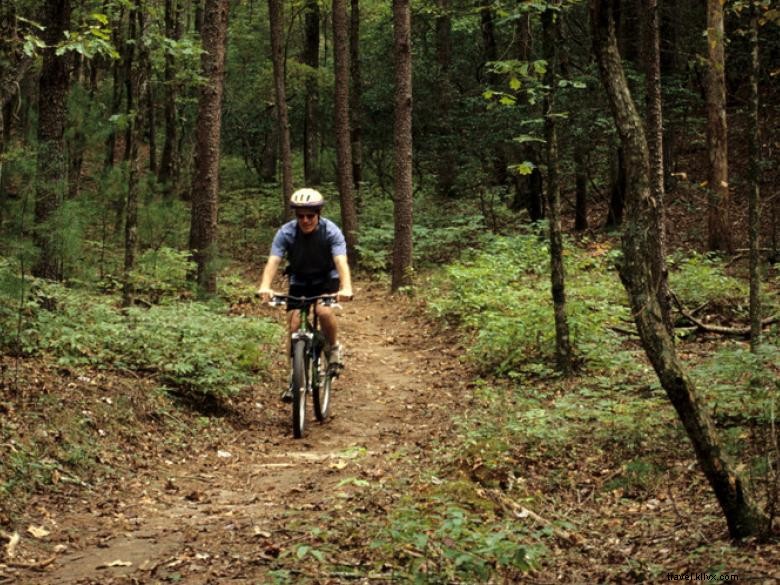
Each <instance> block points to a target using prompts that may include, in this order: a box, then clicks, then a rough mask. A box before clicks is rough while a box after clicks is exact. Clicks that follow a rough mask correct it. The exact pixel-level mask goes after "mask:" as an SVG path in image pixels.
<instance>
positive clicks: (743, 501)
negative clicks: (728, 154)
mask: <svg viewBox="0 0 780 585" xmlns="http://www.w3.org/2000/svg"><path fill="white" fill-rule="evenodd" d="M614 2H615V0H589V3H590V11H591V26H592V29H593V30H592V32H593V48H594V52H595V53H596V56H597V60H598V64H599V70H600V74H601V79H602V82H603V84H604V88H605V90H606V93H607V96H608V98H609V103H610V107H611V109H612V115H613V117H614V118H615V122H616V125H617V127H618V132H619V134H620V139H621V141H622V143H623V145H624V148H625V154H626V159H627V160H626V179H627V190H626V196H627V197H626V212H627V213H626V222H625V226H624V231H623V258H624V259H623V263H622V266H621V267H620V277H621V280H622V281H623V285H624V287H625V288H626V292H627V293H628V297H629V300H630V303H631V307H632V310H633V314H634V319H635V322H636V326H637V330H638V332H639V336H640V339H641V340H642V345H643V347H644V349H645V352H646V354H647V357H648V359H649V360H650V362H651V363H652V365H653V368H654V369H655V371H656V374H657V375H658V378H659V380H660V382H661V385H662V386H663V388H664V390H666V394H667V396H668V397H669V400H670V401H671V403H672V404H673V405H674V407H675V409H676V411H677V414H678V415H679V417H680V420H681V421H682V424H683V426H684V427H685V430H686V432H687V434H688V437H689V438H690V440H691V442H692V443H693V447H694V450H695V452H696V456H697V459H698V461H699V464H700V465H701V467H702V470H703V471H704V474H705V476H706V477H707V479H708V480H709V482H710V485H711V486H712V489H713V491H714V492H715V495H716V497H717V499H718V502H719V503H720V506H721V508H722V510H723V512H724V515H725V517H726V521H727V523H728V527H729V532H730V533H731V535H732V536H733V537H735V538H741V537H746V536H751V535H755V534H758V533H760V532H762V531H763V530H765V529H767V527H768V519H767V517H766V516H765V515H764V514H762V513H761V512H760V511H759V510H758V509H757V508H756V506H755V504H754V503H753V501H752V499H751V496H750V494H749V490H748V485H747V483H746V481H745V480H744V478H743V477H742V476H741V475H740V474H739V473H738V472H737V471H736V469H735V468H734V466H733V464H732V462H731V461H730V460H729V458H728V457H727V455H726V454H725V453H724V451H723V449H722V447H721V445H720V441H719V439H718V436H717V433H716V430H715V426H714V425H713V423H712V421H711V419H710V417H709V415H708V413H707V409H706V406H705V405H704V404H703V403H702V402H701V400H700V398H699V397H698V395H697V393H696V389H695V387H694V385H693V383H692V381H691V380H690V378H689V377H688V376H687V375H686V373H685V371H684V370H683V367H682V364H681V362H680V360H679V358H678V357H677V353H676V350H675V347H674V338H673V337H672V336H671V335H670V334H669V331H668V330H667V329H666V326H665V323H666V322H667V320H666V318H665V317H664V315H663V314H662V312H663V307H662V306H661V304H660V303H659V302H658V296H657V291H658V287H659V283H658V282H657V281H655V279H656V278H657V276H656V275H655V274H654V270H653V260H652V259H653V258H654V257H656V256H657V255H659V254H662V253H663V250H662V249H661V242H660V240H659V238H658V237H657V235H658V230H659V220H660V218H659V215H658V208H657V202H656V201H655V198H654V195H653V192H652V190H651V187H650V185H651V182H650V157H649V154H648V149H647V140H646V138H645V133H644V129H643V127H642V121H641V119H640V117H639V114H638V112H637V110H636V106H635V105H634V102H633V100H632V98H631V94H630V92H629V89H628V82H627V81H626V77H625V74H624V72H623V66H622V63H621V58H620V54H619V53H618V50H617V39H616V37H615V28H614V20H613V11H612V8H613V6H614Z"/></svg>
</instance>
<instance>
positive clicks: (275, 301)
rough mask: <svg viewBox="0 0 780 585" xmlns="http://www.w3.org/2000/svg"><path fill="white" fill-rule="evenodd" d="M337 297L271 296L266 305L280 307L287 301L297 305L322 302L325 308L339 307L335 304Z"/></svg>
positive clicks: (330, 294)
mask: <svg viewBox="0 0 780 585" xmlns="http://www.w3.org/2000/svg"><path fill="white" fill-rule="evenodd" d="M337 296H338V295H337V294H335V293H329V294H324V295H316V296H313V297H296V296H294V295H279V294H276V295H273V296H272V297H271V300H270V301H268V304H269V305H271V306H272V307H279V306H282V305H286V304H287V302H288V301H297V302H299V303H303V304H306V305H311V304H314V303H317V302H322V305H323V306H325V307H333V306H336V307H338V306H340V305H339V304H338V303H337V302H336V297H337Z"/></svg>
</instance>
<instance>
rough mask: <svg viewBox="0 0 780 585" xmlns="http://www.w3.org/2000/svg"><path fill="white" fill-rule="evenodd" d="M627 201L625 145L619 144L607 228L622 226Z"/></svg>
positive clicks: (613, 167) (615, 154) (615, 155)
mask: <svg viewBox="0 0 780 585" xmlns="http://www.w3.org/2000/svg"><path fill="white" fill-rule="evenodd" d="M625 201H626V157H625V153H624V147H623V146H622V145H619V146H618V147H617V148H616V149H615V152H614V155H613V157H612V183H611V185H610V191H609V208H608V209H607V221H606V223H605V224H604V227H605V228H606V229H608V230H609V229H614V228H617V227H620V225H621V224H622V223H623V209H624V207H625Z"/></svg>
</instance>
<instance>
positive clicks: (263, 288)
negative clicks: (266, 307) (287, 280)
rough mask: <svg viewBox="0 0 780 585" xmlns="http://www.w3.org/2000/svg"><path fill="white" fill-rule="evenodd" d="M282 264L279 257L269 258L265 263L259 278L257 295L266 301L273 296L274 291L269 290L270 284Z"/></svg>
mask: <svg viewBox="0 0 780 585" xmlns="http://www.w3.org/2000/svg"><path fill="white" fill-rule="evenodd" d="M281 263H282V259H281V258H280V257H279V256H269V257H268V262H266V263H265V268H264V269H263V276H262V277H261V278H260V288H258V289H257V294H259V295H260V297H261V298H262V299H263V300H264V301H267V300H268V299H270V298H271V296H273V294H274V291H273V290H271V283H272V282H273V280H274V276H276V271H277V270H278V269H279V264H281Z"/></svg>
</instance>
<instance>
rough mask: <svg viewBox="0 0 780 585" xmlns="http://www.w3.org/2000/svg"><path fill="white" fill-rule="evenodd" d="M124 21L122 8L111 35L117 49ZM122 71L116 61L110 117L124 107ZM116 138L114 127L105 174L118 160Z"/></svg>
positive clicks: (120, 42) (113, 72)
mask: <svg viewBox="0 0 780 585" xmlns="http://www.w3.org/2000/svg"><path fill="white" fill-rule="evenodd" d="M123 21H124V8H120V11H119V16H118V17H117V21H116V23H114V26H113V31H112V33H111V41H112V42H113V43H114V46H115V47H117V49H118V48H119V47H121V46H122V44H123V40H122V33H121V30H122V24H123ZM123 59H124V57H123ZM122 71H123V64H122V61H120V60H116V61H114V63H113V66H112V67H111V73H112V75H111V78H112V81H113V84H112V92H111V111H110V113H109V114H110V116H115V115H116V114H118V113H119V108H121V107H122ZM116 136H117V132H116V127H115V126H113V125H112V127H111V130H110V131H109V133H108V136H107V137H106V155H105V158H104V160H103V171H104V172H108V171H109V170H110V169H111V168H112V167H113V166H114V162H115V160H116Z"/></svg>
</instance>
